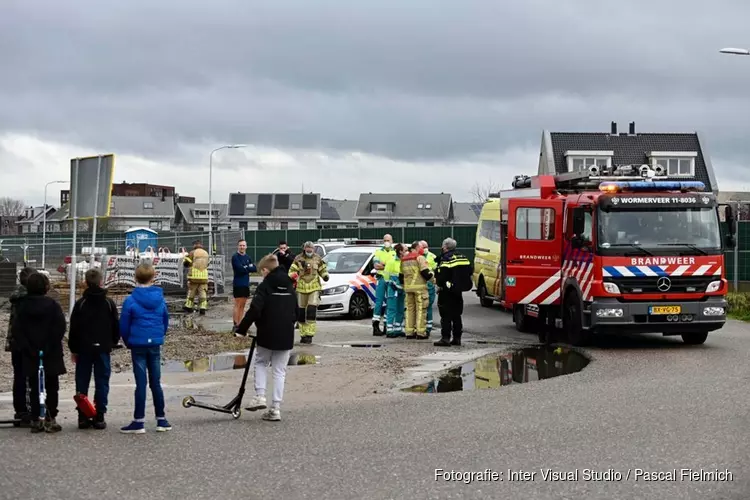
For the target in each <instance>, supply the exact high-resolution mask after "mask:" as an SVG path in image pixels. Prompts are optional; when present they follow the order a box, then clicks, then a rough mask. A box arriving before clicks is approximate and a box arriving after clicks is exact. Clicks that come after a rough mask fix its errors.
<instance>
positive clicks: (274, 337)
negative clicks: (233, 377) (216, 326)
mask: <svg viewBox="0 0 750 500" xmlns="http://www.w3.org/2000/svg"><path fill="white" fill-rule="evenodd" d="M258 268H259V269H260V272H261V274H263V281H262V282H261V284H260V285H258V289H257V290H256V291H255V295H253V300H252V301H251V302H250V309H248V311H247V314H245V317H244V318H243V319H242V322H241V323H240V325H239V326H238V327H237V333H238V334H239V335H245V334H246V333H247V330H248V329H249V328H250V325H251V324H253V323H255V325H256V328H257V330H258V333H257V334H256V349H255V377H254V378H255V394H256V395H255V397H254V398H253V399H252V401H251V402H250V406H248V407H247V408H246V409H247V410H249V411H257V410H263V409H265V408H267V405H266V373H267V371H268V365H269V363H270V364H271V368H272V370H273V401H272V403H271V407H270V408H269V409H268V411H266V412H265V413H264V414H263V416H262V418H263V420H270V421H278V420H281V411H280V407H281V400H282V399H283V396H284V380H285V378H286V365H287V363H289V356H290V354H291V353H292V347H294V323H295V321H296V319H297V295H296V293H295V291H294V284H293V283H292V280H291V278H289V276H288V275H287V271H286V269H285V268H284V267H283V266H281V265H280V264H279V260H278V259H277V258H276V256H275V255H268V256H266V257H264V258H263V259H262V260H261V261H260V263H259V264H258ZM251 361H252V360H248V363H249V362H251Z"/></svg>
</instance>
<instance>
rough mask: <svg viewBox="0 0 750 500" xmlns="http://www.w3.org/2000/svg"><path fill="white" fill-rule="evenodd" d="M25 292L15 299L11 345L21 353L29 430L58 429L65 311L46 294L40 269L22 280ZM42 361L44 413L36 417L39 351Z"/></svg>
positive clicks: (44, 279)
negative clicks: (29, 423)
mask: <svg viewBox="0 0 750 500" xmlns="http://www.w3.org/2000/svg"><path fill="white" fill-rule="evenodd" d="M26 291H27V293H28V295H27V296H26V297H25V298H24V299H23V300H21V301H20V302H19V303H18V309H17V311H16V315H15V317H14V318H13V324H12V325H11V328H13V343H14V349H18V350H19V351H20V353H21V365H22V368H23V373H24V375H25V376H26V377H28V379H29V389H30V390H29V399H30V400H31V416H32V424H31V432H35V433H36V432H59V431H61V430H62V427H60V425H58V424H57V421H56V417H57V404H58V402H59V394H58V393H59V391H60V379H59V377H60V375H64V374H65V373H67V372H66V370H65V360H64V359H63V337H64V336H65V326H66V324H65V314H63V311H62V308H61V307H60V304H58V303H57V302H56V301H55V300H54V299H53V298H51V297H47V295H46V294H47V292H48V291H49V281H48V280H47V278H46V277H45V276H44V275H42V274H40V273H33V274H32V275H30V276H29V278H28V280H27V281H26ZM40 351H41V352H42V354H43V357H42V362H43V364H44V376H45V378H44V384H45V390H46V401H45V403H46V410H47V411H46V417H45V418H44V420H39V412H40V402H39V389H38V388H39V352H40Z"/></svg>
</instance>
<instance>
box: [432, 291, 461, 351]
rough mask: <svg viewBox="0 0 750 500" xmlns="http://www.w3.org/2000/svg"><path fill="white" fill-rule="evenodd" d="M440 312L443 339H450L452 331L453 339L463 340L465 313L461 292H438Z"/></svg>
mask: <svg viewBox="0 0 750 500" xmlns="http://www.w3.org/2000/svg"><path fill="white" fill-rule="evenodd" d="M437 303H438V312H439V313H440V336H441V337H442V338H443V340H449V339H450V338H451V333H452V334H453V340H461V333H463V328H464V325H463V321H461V315H462V314H463V313H464V298H463V296H461V295H460V294H456V293H452V292H449V291H447V290H446V291H441V292H440V293H438V300H437Z"/></svg>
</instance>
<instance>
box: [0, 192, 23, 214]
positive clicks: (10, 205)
mask: <svg viewBox="0 0 750 500" xmlns="http://www.w3.org/2000/svg"><path fill="white" fill-rule="evenodd" d="M25 206H26V205H25V204H24V202H23V201H22V200H17V199H15V198H11V197H9V196H4V197H2V198H0V216H3V217H16V216H19V215H22V214H23V210H24V207H25Z"/></svg>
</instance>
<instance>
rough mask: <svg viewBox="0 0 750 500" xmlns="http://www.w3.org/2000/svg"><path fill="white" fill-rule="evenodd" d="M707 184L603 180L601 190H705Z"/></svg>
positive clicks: (615, 191) (609, 191)
mask: <svg viewBox="0 0 750 500" xmlns="http://www.w3.org/2000/svg"><path fill="white" fill-rule="evenodd" d="M705 190H706V185H705V184H703V183H702V182H700V181H634V182H611V181H610V182H602V183H601V184H599V191H602V192H603V193H617V192H622V191H630V192H645V191H651V192H655V191H705Z"/></svg>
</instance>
